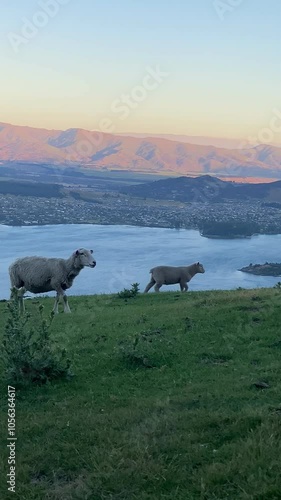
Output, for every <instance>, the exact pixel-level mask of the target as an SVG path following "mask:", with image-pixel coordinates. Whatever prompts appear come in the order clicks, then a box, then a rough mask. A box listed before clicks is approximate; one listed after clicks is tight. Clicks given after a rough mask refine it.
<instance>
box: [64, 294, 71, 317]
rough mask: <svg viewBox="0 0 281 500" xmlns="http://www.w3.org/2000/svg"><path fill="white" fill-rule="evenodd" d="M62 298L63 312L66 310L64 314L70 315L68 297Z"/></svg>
mask: <svg viewBox="0 0 281 500" xmlns="http://www.w3.org/2000/svg"><path fill="white" fill-rule="evenodd" d="M62 298H63V310H64V312H65V313H70V312H71V310H70V307H69V305H68V300H67V295H66V294H64V295H63V297H62Z"/></svg>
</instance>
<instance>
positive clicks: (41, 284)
mask: <svg viewBox="0 0 281 500" xmlns="http://www.w3.org/2000/svg"><path fill="white" fill-rule="evenodd" d="M92 253H93V250H86V249H85V248H79V250H76V252H73V254H72V255H71V256H70V257H69V259H60V258H46V257H37V256H33V257H23V258H20V259H17V260H16V261H15V262H14V263H13V264H11V265H10V267H9V274H10V281H11V298H12V297H14V296H15V291H16V292H17V297H18V301H19V306H20V309H21V310H22V311H23V310H24V304H23V295H24V293H25V292H26V291H29V292H31V293H45V292H51V291H53V290H54V291H56V292H57V295H56V299H55V304H54V307H53V312H54V313H56V314H57V313H58V304H59V301H60V298H61V297H62V299H63V305H64V312H65V313H70V312H71V311H70V308H69V305H68V300H67V295H66V294H65V290H67V289H68V288H70V287H71V286H72V284H73V281H74V278H76V276H78V274H79V273H80V271H81V270H82V269H83V268H84V267H92V268H94V267H95V266H96V261H95V259H94V258H93V256H92Z"/></svg>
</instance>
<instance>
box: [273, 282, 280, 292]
mask: <svg viewBox="0 0 281 500" xmlns="http://www.w3.org/2000/svg"><path fill="white" fill-rule="evenodd" d="M273 288H276V289H277V290H281V281H278V283H276V285H274V287H273Z"/></svg>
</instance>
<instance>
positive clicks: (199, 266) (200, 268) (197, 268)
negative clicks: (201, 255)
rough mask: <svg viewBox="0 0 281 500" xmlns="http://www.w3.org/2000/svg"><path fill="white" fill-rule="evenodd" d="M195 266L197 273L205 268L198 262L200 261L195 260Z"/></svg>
mask: <svg viewBox="0 0 281 500" xmlns="http://www.w3.org/2000/svg"><path fill="white" fill-rule="evenodd" d="M195 266H196V272H197V273H202V274H203V273H204V272H205V269H204V267H203V264H200V262H197V263H196V264H195Z"/></svg>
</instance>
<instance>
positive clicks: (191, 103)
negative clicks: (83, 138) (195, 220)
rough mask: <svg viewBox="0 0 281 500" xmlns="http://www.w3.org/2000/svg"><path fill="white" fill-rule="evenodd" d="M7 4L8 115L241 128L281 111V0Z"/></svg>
mask: <svg viewBox="0 0 281 500" xmlns="http://www.w3.org/2000/svg"><path fill="white" fill-rule="evenodd" d="M3 4H4V6H3ZM3 4H2V5H1V17H0V58H1V78H0V89H1V94H0V100H1V103H0V104H1V105H0V121H2V122H7V123H13V124H18V125H28V126H35V127H44V128H49V129H67V128H71V127H75V128H76V127H81V128H85V129H89V130H102V131H103V132H107V131H108V132H112V133H121V132H134V133H153V134H157V133H159V134H161V133H165V134H186V135H199V136H201V135H202V136H213V137H229V138H230V137H233V138H239V139H240V138H242V139H245V138H248V137H249V136H256V135H257V134H261V133H263V131H264V130H265V129H266V130H267V129H270V130H271V129H272V117H273V116H275V115H276V114H278V112H279V113H280V117H281V98H280V79H281V65H280V59H281V57H280V56H281V30H280V18H281V2H280V0H268V1H267V2H265V1H264V0H173V1H172V0H161V1H160V0H119V1H116V0H103V1H102V2H101V1H99V2H98V1H96V0H24V1H23V0H13V1H11V2H3ZM280 120H281V118H280V119H279V123H280V125H281V121H280ZM274 123H275V122H274ZM279 128H280V127H277V126H276V127H275V128H274V130H273V131H272V130H271V132H272V135H273V136H274V137H273V139H274V141H275V142H280V143H281V132H280V131H279V130H278V131H277V129H279ZM260 142H262V141H260Z"/></svg>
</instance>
